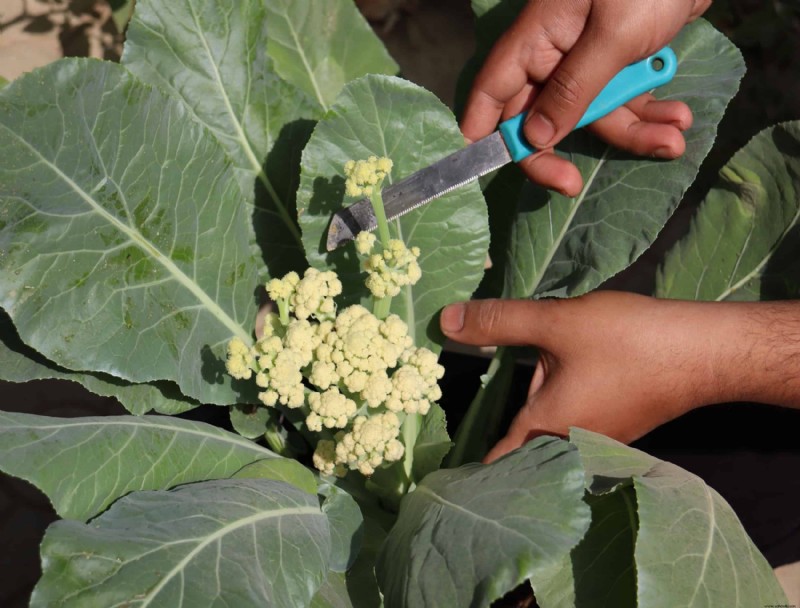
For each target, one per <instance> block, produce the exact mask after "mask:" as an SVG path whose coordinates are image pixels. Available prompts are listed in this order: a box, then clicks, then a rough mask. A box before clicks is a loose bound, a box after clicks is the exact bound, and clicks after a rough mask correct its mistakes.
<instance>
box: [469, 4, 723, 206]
mask: <svg viewBox="0 0 800 608" xmlns="http://www.w3.org/2000/svg"><path fill="white" fill-rule="evenodd" d="M710 4H711V0H535V1H531V2H528V3H527V5H526V6H525V8H524V9H523V10H522V12H521V13H520V15H519V17H518V18H517V20H516V21H515V22H514V24H513V25H512V27H511V28H510V29H509V30H508V31H507V32H506V33H505V34H504V35H503V36H502V37H501V38H500V39H499V40H498V42H497V43H496V44H495V46H494V48H493V49H492V51H491V53H490V54H489V57H488V58H487V60H486V62H485V63H484V65H483V68H482V69H481V71H480V72H479V73H478V75H477V77H476V79H475V82H474V84H473V88H472V91H471V93H470V96H469V99H468V101H467V105H466V108H465V111H464V118H463V121H462V125H461V129H462V132H463V134H464V136H465V137H466V138H467V139H468V140H470V141H475V140H476V139H480V138H481V137H484V136H486V135H489V134H490V133H491V132H492V131H493V130H494V129H495V128H496V127H497V123H498V122H499V121H500V120H505V119H507V118H511V117H512V116H514V115H516V114H519V113H520V112H522V111H524V110H525V109H526V108H528V110H529V113H528V117H527V119H526V122H525V127H524V130H525V136H526V138H527V139H528V141H529V142H530V143H531V144H532V145H533V146H535V147H536V148H537V149H539V150H541V152H538V153H536V154H534V155H532V156H529V157H528V158H527V159H525V160H523V161H522V162H521V163H520V166H521V168H522V169H523V171H525V173H526V174H527V175H528V177H529V178H530V179H531V180H533V181H535V182H537V183H539V184H541V185H543V186H545V187H548V188H553V189H555V190H558V191H560V192H561V193H562V194H564V195H567V196H576V195H577V194H578V193H580V190H581V188H582V183H583V180H582V178H581V175H580V173H579V172H578V169H577V168H576V167H575V166H574V165H573V164H572V163H570V162H569V161H567V160H565V159H563V158H560V157H558V156H556V155H555V154H554V153H553V151H552V148H553V146H555V145H556V144H557V143H558V142H559V141H561V139H563V138H564V137H565V136H566V135H567V134H568V133H569V132H570V131H571V130H572V129H573V128H574V127H575V125H576V124H577V122H578V120H580V118H581V116H583V114H584V112H585V111H586V108H588V106H589V104H590V103H591V102H592V100H593V99H594V98H595V97H596V96H597V94H598V93H599V92H600V91H601V90H602V88H603V87H604V86H605V85H606V84H607V83H608V81H609V80H611V78H612V77H613V76H614V75H616V74H617V72H619V71H620V70H621V69H622V68H624V67H625V66H626V65H629V64H630V63H633V62H635V61H638V60H640V59H644V58H645V57H647V56H649V55H651V54H653V53H655V52H656V51H658V50H660V49H661V48H663V47H664V46H665V45H666V44H667V43H669V41H670V40H672V38H674V37H675V35H676V34H677V33H678V31H679V30H680V29H681V28H682V27H683V26H684V25H685V24H686V23H688V22H690V21H692V20H694V19H696V18H697V17H699V16H700V15H701V14H702V13H703V12H704V11H705V10H706V9H707V8H708V7H709V6H710ZM691 123H692V114H691V111H690V110H689V108H688V106H686V104H684V103H682V102H678V101H656V100H655V98H654V97H653V96H652V95H649V94H645V95H641V96H639V97H637V98H636V99H634V100H632V101H630V102H629V103H627V104H626V105H625V106H623V107H621V108H618V109H617V110H615V111H614V112H611V113H610V114H609V115H608V116H606V117H604V118H602V119H600V120H598V121H596V122H595V123H593V124H592V125H591V126H590V127H588V128H590V129H591V130H592V131H593V132H594V133H595V134H596V135H598V136H600V137H601V138H603V139H604V140H605V141H606V142H608V143H609V144H611V145H613V146H616V147H618V148H622V149H624V150H627V151H629V152H632V153H633V154H638V155H644V156H654V157H657V158H665V159H672V158H677V157H678V156H680V155H681V154H683V151H684V149H685V147H686V144H685V142H684V139H683V135H682V131H684V130H686V129H688V128H689V127H690V126H691Z"/></svg>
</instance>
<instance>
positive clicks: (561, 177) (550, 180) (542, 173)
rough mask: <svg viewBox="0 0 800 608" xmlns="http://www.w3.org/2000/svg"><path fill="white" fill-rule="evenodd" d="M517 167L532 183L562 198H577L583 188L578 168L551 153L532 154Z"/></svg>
mask: <svg viewBox="0 0 800 608" xmlns="http://www.w3.org/2000/svg"><path fill="white" fill-rule="evenodd" d="M519 166H520V168H521V169H522V170H523V171H524V172H525V175H527V176H528V179H530V180H531V181H532V182H534V183H537V184H539V185H540V186H544V187H545V188H548V189H550V190H555V191H557V192H560V193H561V194H563V195H564V196H578V194H580V192H581V189H582V188H583V178H582V177H581V172H580V171H578V168H577V167H576V166H575V165H573V164H572V163H571V162H569V161H568V160H566V159H564V158H561V157H560V156H557V155H555V154H553V153H552V152H551V151H544V152H539V153H537V154H533V155H531V156H529V157H528V158H526V159H524V160H522V161H520V163H519Z"/></svg>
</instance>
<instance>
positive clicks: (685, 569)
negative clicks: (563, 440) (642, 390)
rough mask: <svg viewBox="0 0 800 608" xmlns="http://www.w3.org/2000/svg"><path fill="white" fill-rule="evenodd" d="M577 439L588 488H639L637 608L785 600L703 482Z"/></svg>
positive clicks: (574, 435) (597, 438)
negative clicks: (622, 484)
mask: <svg viewBox="0 0 800 608" xmlns="http://www.w3.org/2000/svg"><path fill="white" fill-rule="evenodd" d="M570 441H571V442H572V443H573V444H575V445H576V446H577V447H578V449H579V451H580V452H581V458H582V460H583V462H584V465H585V467H586V469H587V486H588V487H590V488H592V487H594V488H597V489H598V491H601V492H605V491H607V490H608V489H609V488H612V487H617V488H619V487H620V485H619V484H620V482H622V483H625V484H626V485H628V486H630V485H631V484H632V486H633V489H634V491H635V495H636V505H637V516H638V524H639V528H638V532H637V537H636V549H635V552H634V557H635V567H636V570H637V580H638V583H637V589H638V596H637V600H638V603H637V605H638V606H640V607H641V608H645V607H650V606H652V607H656V606H665V605H668V606H689V607H695V606H696V607H699V606H763V605H773V604H777V605H781V604H784V603H785V602H786V600H785V598H784V595H783V590H782V589H781V587H780V584H779V583H778V580H777V579H776V578H775V574H774V573H773V570H772V568H771V567H770V565H769V563H768V562H767V560H766V559H764V557H763V556H762V555H761V554H760V553H759V552H758V550H757V549H756V547H755V545H754V544H753V541H752V540H750V538H749V537H748V536H747V534H746V533H745V531H744V528H743V527H742V524H741V523H740V522H739V519H738V518H737V517H736V514H735V513H734V511H733V509H731V507H730V506H729V505H728V503H727V502H725V500H724V499H723V498H722V497H721V496H720V495H719V494H718V493H717V492H715V491H714V490H713V489H712V488H710V487H709V486H708V485H706V484H705V483H704V482H703V480H702V479H700V478H699V477H697V476H696V475H693V474H691V473H689V472H688V471H685V470H683V469H681V468H679V467H677V466H675V465H673V464H670V463H668V462H664V461H660V460H658V459H656V458H653V457H652V456H649V455H647V454H644V453H642V452H640V451H638V450H635V449H633V448H630V447H628V446H625V445H623V444H621V443H618V442H616V441H614V440H612V439H609V438H607V437H603V436H602V435H597V434H595V433H589V432H587V431H581V430H579V429H573V430H572V432H571V433H570ZM626 477H627V479H625V478H626ZM617 491H619V490H617Z"/></svg>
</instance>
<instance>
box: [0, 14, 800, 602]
mask: <svg viewBox="0 0 800 608" xmlns="http://www.w3.org/2000/svg"><path fill="white" fill-rule="evenodd" d="M113 1H114V0H112V2H113ZM356 1H357V3H358V4H359V6H360V7H361V8H362V11H363V12H364V14H365V15H367V16H369V17H370V19H371V22H372V23H373V25H374V27H375V30H376V32H377V33H378V34H379V36H380V37H381V38H382V39H383V40H384V42H385V44H386V46H387V47H388V48H389V50H390V52H391V53H392V55H393V56H394V57H395V59H396V60H397V61H398V63H399V64H400V67H401V72H402V75H403V76H404V77H406V78H408V79H410V80H412V81H414V82H417V83H418V84H420V85H422V86H424V87H426V88H428V89H430V90H431V91H433V92H434V93H436V94H437V95H438V96H439V97H440V98H441V99H442V100H443V101H444V102H445V103H447V104H448V105H450V107H454V104H455V89H456V81H457V78H458V74H459V70H460V67H461V66H463V65H464V63H465V62H466V60H467V59H468V58H469V57H470V56H471V54H472V52H473V49H474V38H473V33H472V17H471V11H470V6H469V0H436V1H434V0H356ZM117 4H119V2H117ZM799 15H800V10H798V9H797V8H796V7H795V6H794V5H791V4H790V3H788V2H782V1H780V0H773V1H772V2H769V3H764V2H760V1H759V0H717V1H716V2H715V3H714V6H713V8H712V10H711V12H710V13H709V14H708V16H709V18H710V19H711V20H712V22H713V23H714V24H715V25H716V26H717V27H719V28H720V29H722V30H723V31H724V32H725V33H726V34H727V35H728V36H729V37H731V38H732V39H733V40H734V41H735V42H736V44H737V45H738V46H739V47H740V48H741V49H742V51H743V53H744V55H745V59H746V62H747V64H748V74H747V76H746V77H745V80H744V82H743V83H742V88H741V91H740V93H739V95H738V96H737V98H736V99H735V100H734V102H733V103H732V104H731V106H730V107H729V109H728V112H727V114H726V118H725V119H724V121H723V123H722V125H721V128H720V134H719V137H718V142H717V144H716V146H715V148H714V152H712V154H711V156H710V157H709V158H708V159H707V161H706V163H705V165H704V168H703V170H702V172H701V175H700V176H699V178H698V180H697V183H696V187H694V188H693V189H692V190H691V191H690V192H689V195H688V196H687V198H686V201H685V202H684V204H683V205H682V206H681V208H680V209H679V211H678V213H677V214H676V215H675V217H674V219H673V220H671V221H670V223H669V224H668V226H667V227H666V228H665V230H664V231H663V232H662V235H661V236H660V237H659V240H658V241H657V243H656V245H655V246H654V247H653V248H652V249H651V251H650V252H648V253H647V254H646V255H645V256H643V257H642V258H641V259H640V260H639V261H638V262H637V263H636V264H634V265H633V266H632V267H631V268H630V269H628V270H627V271H626V272H624V273H622V274H621V275H619V276H618V277H615V278H614V279H613V280H611V281H609V282H608V284H607V285H606V287H614V288H620V289H627V290H631V291H638V292H642V293H649V292H650V290H651V288H652V281H653V276H654V275H653V273H654V269H655V267H656V266H657V264H658V262H659V260H660V256H661V255H662V254H663V252H664V251H665V250H666V249H667V248H668V247H669V246H670V245H671V243H673V242H674V241H675V240H676V239H678V238H680V236H681V235H682V234H683V233H684V232H685V230H686V227H687V225H688V220H689V218H691V216H692V213H693V212H694V209H695V208H696V205H697V202H698V196H697V194H696V193H699V192H703V191H705V189H706V188H707V186H708V183H709V182H710V180H712V179H713V178H714V176H715V174H716V171H717V170H718V168H719V167H720V166H721V165H722V164H723V163H724V162H725V161H726V160H727V159H728V158H729V157H730V155H731V154H732V153H733V152H734V151H735V150H737V149H738V148H739V147H741V146H742V145H744V144H745V143H746V142H747V140H749V138H750V137H752V136H753V135H754V134H755V133H757V132H758V131H759V130H761V129H762V128H764V127H766V126H769V125H771V124H774V123H776V122H779V121H782V120H789V119H797V118H800V114H798V112H800V110H798V106H797V99H798V98H800V79H798V78H797V74H798V71H797V66H798V65H800V16H799ZM113 17H114V15H113V14H112V10H111V7H110V6H109V2H107V1H105V0H0V77H4V78H5V79H6V80H12V79H14V78H16V77H18V76H19V75H21V74H22V73H24V72H26V71H29V70H31V69H33V68H35V67H37V66H40V65H45V64H47V63H50V62H52V61H55V60H56V59H58V58H60V57H63V56H92V57H98V58H104V59H110V60H116V59H118V58H119V56H120V53H121V48H122V46H121V45H122V41H123V36H122V34H121V33H120V27H119V26H118V23H117V22H116V21H115V20H114V18H113ZM447 356H448V357H449V358H450V359H451V361H450V363H449V364H448V376H446V378H445V382H447V383H448V384H449V386H446V387H445V390H444V393H445V395H446V396H447V395H450V399H451V401H452V403H453V404H458V403H464V402H465V400H466V402H468V399H469V397H471V396H472V394H474V386H473V385H475V383H476V382H477V378H478V376H479V374H480V373H483V371H484V370H485V365H486V362H485V360H482V359H479V358H476V357H464V356H463V355H458V354H454V353H450V354H448V355H447ZM529 373H530V369H528V368H526V367H524V366H521V367H520V369H519V371H518V378H517V380H518V381H517V382H516V384H515V390H516V392H515V393H514V395H512V397H511V399H512V400H514V402H518V403H521V402H522V399H524V395H525V390H526V387H527V381H528V378H529ZM0 396H2V398H1V400H2V404H1V405H2V409H5V410H15V411H27V412H31V413H38V414H50V415H58V416H87V415H108V414H117V413H123V410H122V408H121V406H119V404H118V403H116V402H115V401H114V400H112V399H104V398H100V397H97V396H94V395H92V394H90V393H88V392H87V391H85V390H84V389H83V388H82V387H80V386H79V385H76V384H72V383H69V382H60V381H38V382H31V383H28V384H26V385H12V384H8V383H2V382H0ZM452 407H456V408H457V407H458V406H457V405H454V406H452ZM198 415H202V414H198ZM456 417H457V416H456ZM798 428H800V412H798V411H789V410H781V409H779V408H767V407H763V406H754V405H752V404H728V405H722V406H718V407H714V408H705V409H704V410H702V411H699V412H696V413H695V414H692V415H690V416H686V417H684V418H682V419H681V420H678V421H675V422H674V423H671V424H668V425H665V426H664V427H662V428H660V429H658V430H657V431H655V432H654V433H652V434H651V435H649V436H647V437H645V438H643V439H642V440H641V441H640V442H638V443H637V444H636V445H637V447H640V448H642V449H645V450H647V451H649V452H651V453H653V454H654V455H656V456H659V457H661V458H664V459H666V460H671V461H673V462H675V463H676V464H678V465H680V466H683V467H684V468H687V469H688V470H690V471H693V472H695V473H697V474H699V475H700V476H701V477H703V479H705V480H706V481H707V482H708V483H709V484H710V485H711V486H712V487H714V488H715V489H717V490H718V491H719V492H720V493H721V494H722V495H723V496H725V497H726V499H727V500H728V501H729V502H730V503H731V504H732V506H733V507H734V509H735V510H736V511H737V513H738V514H739V516H740V518H741V519H742V522H743V524H744V526H745V528H746V529H747V530H748V532H749V533H750V535H751V536H752V537H753V539H754V541H755V543H756V544H757V545H758V547H759V549H760V550H761V551H762V552H764V553H765V555H766V556H767V558H768V559H769V561H770V562H771V563H772V565H773V566H782V565H785V564H789V563H790V562H794V561H797V560H800V511H798V510H797V509H796V505H797V504H798V502H799V501H798V497H800V481H796V480H797V479H798V477H797V475H796V474H795V472H796V471H797V470H799V469H800V450H798V445H797V441H796V436H797V431H796V429H798ZM54 519H55V514H54V513H53V511H52V509H51V508H50V506H49V504H48V503H47V500H46V499H45V498H44V496H43V495H42V494H40V493H39V492H38V491H37V490H35V489H34V488H32V487H31V486H30V485H28V484H26V483H25V482H21V481H18V480H15V479H12V478H9V477H3V476H0V539H2V545H3V548H4V551H3V552H2V555H0V606H4V607H9V608H12V607H16V606H24V605H27V600H28V597H29V594H30V590H31V589H32V586H33V584H34V583H35V581H36V579H37V578H38V576H39V573H40V572H39V561H38V548H37V545H38V542H39V540H40V539H41V537H42V535H43V533H44V530H45V528H46V526H47V525H48V524H49V523H50V522H52V521H53V520H54ZM786 568H788V566H787V567H786ZM783 571H784V572H785V573H786V572H788V574H786V576H785V579H784V584H785V586H786V587H787V590H789V589H790V588H791V589H793V590H792V591H791V593H792V594H793V595H792V601H793V602H794V603H795V604H800V574H798V573H797V571H796V570H795V571H793V572H792V571H790V570H787V569H783ZM501 605H502V606H518V607H520V608H521V607H523V606H524V607H529V606H533V605H534V604H533V603H532V596H531V593H530V591H529V590H528V589H525V588H522V589H519V590H516V591H515V592H512V593H511V594H509V596H507V597H506V598H504V600H503V601H502V602H498V604H497V606H501Z"/></svg>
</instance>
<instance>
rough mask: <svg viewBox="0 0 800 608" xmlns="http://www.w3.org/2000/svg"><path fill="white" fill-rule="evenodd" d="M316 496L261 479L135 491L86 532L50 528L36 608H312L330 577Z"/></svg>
mask: <svg viewBox="0 0 800 608" xmlns="http://www.w3.org/2000/svg"><path fill="white" fill-rule="evenodd" d="M329 554H330V536H329V525H328V520H327V518H326V517H325V515H324V514H323V513H322V512H321V511H320V507H319V503H318V501H317V497H316V496H315V495H313V494H308V493H306V492H302V491H301V490H298V489H297V488H295V487H294V486H291V485H288V484H285V483H282V482H279V481H272V480H265V479H257V480H256V479H237V480H219V481H208V482H204V483H198V484H191V485H188V486H182V487H180V488H177V489H175V490H172V491H169V492H163V491H162V492H136V493H134V494H131V495H130V496H127V497H125V498H123V499H121V500H120V501H119V502H117V503H116V504H115V505H113V506H112V507H111V509H109V511H108V512H107V513H104V514H103V515H101V516H100V517H98V518H97V519H95V520H94V521H93V522H92V523H91V524H90V525H85V524H81V523H79V522H74V521H59V522H56V523H55V524H53V525H52V526H51V527H50V529H49V530H48V531H47V533H46V534H45V538H44V541H43V542H42V555H43V560H42V562H43V571H44V574H43V576H42V579H41V581H40V582H39V584H38V585H37V586H36V588H35V589H34V592H33V596H32V599H31V606H48V607H49V606H54V605H59V606H81V607H87V606H97V607H98V608H106V607H108V606H122V605H127V606H142V607H144V606H170V607H175V608H178V607H181V606H185V607H187V608H197V607H201V606H275V607H284V606H285V607H287V608H295V607H296V606H305V605H308V603H309V601H310V600H311V598H312V596H313V595H314V593H315V592H316V590H317V588H318V587H319V586H320V585H321V584H322V581H323V580H324V579H325V577H326V576H327V565H328V556H329Z"/></svg>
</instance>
